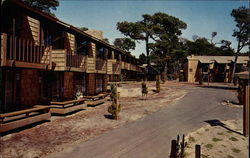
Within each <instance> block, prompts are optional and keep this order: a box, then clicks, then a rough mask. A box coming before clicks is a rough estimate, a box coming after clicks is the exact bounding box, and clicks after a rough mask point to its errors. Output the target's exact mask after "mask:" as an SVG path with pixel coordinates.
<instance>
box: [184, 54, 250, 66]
mask: <svg viewBox="0 0 250 158" xmlns="http://www.w3.org/2000/svg"><path fill="white" fill-rule="evenodd" d="M187 59H188V60H190V59H194V60H199V62H200V63H203V64H209V63H213V62H217V63H218V64H229V63H231V62H234V60H235V56H194V55H191V56H188V57H187ZM248 61H249V57H248V56H239V57H238V60H237V64H246V63H247V62H248Z"/></svg>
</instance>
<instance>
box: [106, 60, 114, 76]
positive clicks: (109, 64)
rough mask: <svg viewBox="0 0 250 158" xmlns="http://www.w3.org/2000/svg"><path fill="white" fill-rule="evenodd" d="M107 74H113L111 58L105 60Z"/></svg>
mask: <svg viewBox="0 0 250 158" xmlns="http://www.w3.org/2000/svg"><path fill="white" fill-rule="evenodd" d="M107 74H109V75H111V74H113V62H112V61H111V60H108V62H107Z"/></svg>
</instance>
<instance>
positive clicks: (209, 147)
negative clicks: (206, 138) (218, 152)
mask: <svg viewBox="0 0 250 158" xmlns="http://www.w3.org/2000/svg"><path fill="white" fill-rule="evenodd" d="M205 147H206V148H207V149H212V148H213V145H212V144H207V145H205Z"/></svg>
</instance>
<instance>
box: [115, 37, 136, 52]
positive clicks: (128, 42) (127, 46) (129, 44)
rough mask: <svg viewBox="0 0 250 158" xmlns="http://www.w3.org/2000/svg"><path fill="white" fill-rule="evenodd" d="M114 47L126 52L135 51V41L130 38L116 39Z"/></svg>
mask: <svg viewBox="0 0 250 158" xmlns="http://www.w3.org/2000/svg"><path fill="white" fill-rule="evenodd" d="M114 45H115V46H116V47H118V48H120V49H122V50H124V51H127V52H128V51H129V50H134V49H135V41H134V40H132V39H130V38H116V39H115V41H114Z"/></svg>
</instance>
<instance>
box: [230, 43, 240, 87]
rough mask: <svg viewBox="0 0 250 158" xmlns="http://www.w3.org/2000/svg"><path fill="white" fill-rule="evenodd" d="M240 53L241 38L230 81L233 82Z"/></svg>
mask: <svg viewBox="0 0 250 158" xmlns="http://www.w3.org/2000/svg"><path fill="white" fill-rule="evenodd" d="M239 54H240V39H239V40H238V46H237V52H236V54H235V59H234V65H233V71H232V75H231V81H230V83H232V82H233V79H234V75H235V70H236V65H237V60H238V56H239Z"/></svg>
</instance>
